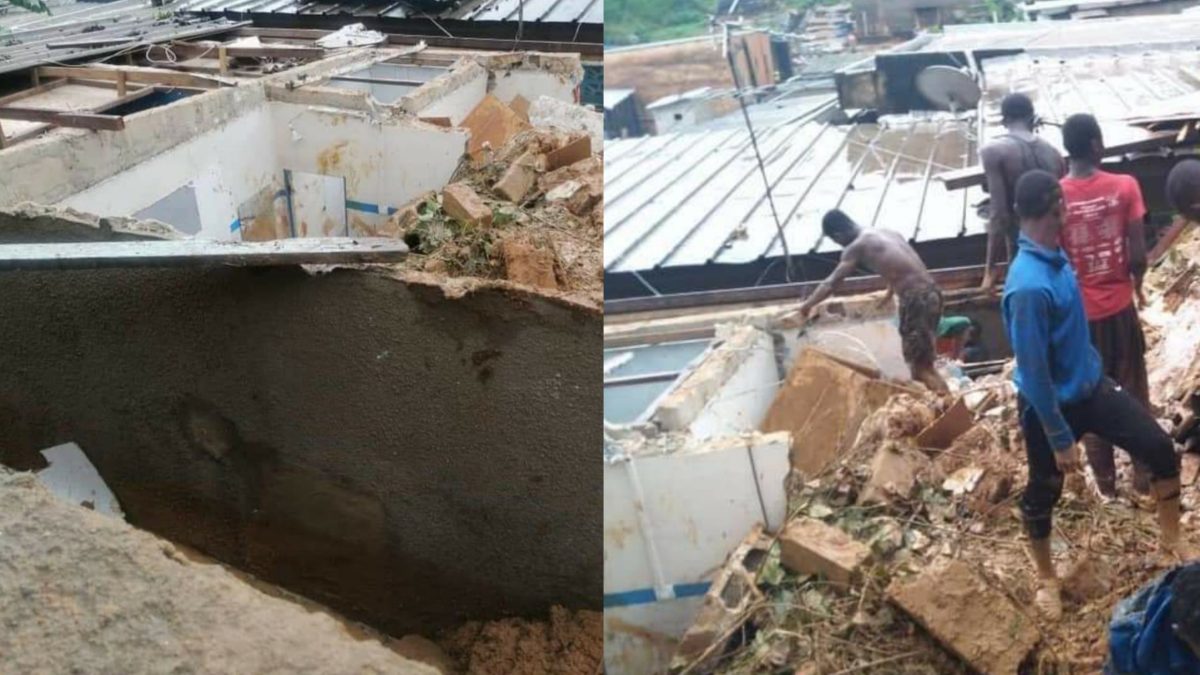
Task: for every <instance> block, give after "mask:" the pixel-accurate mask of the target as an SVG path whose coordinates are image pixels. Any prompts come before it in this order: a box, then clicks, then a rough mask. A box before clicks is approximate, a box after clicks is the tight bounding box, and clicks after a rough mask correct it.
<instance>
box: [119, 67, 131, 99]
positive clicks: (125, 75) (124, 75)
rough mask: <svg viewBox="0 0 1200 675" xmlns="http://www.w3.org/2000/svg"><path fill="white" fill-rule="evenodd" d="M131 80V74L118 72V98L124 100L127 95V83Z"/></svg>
mask: <svg viewBox="0 0 1200 675" xmlns="http://www.w3.org/2000/svg"><path fill="white" fill-rule="evenodd" d="M128 78H129V74H128V73H126V72H125V71H124V70H119V71H117V98H123V97H124V96H125V94H126V93H128V92H127V91H126V90H125V81H126V80H127V79H128Z"/></svg>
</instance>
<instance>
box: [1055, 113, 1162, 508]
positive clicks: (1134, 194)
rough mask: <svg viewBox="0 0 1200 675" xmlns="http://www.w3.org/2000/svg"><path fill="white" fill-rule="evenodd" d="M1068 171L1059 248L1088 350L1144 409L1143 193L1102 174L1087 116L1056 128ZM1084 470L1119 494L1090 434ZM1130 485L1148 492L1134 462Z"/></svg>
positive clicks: (1096, 136) (1097, 138)
mask: <svg viewBox="0 0 1200 675" xmlns="http://www.w3.org/2000/svg"><path fill="white" fill-rule="evenodd" d="M1062 135H1063V147H1065V148H1066V149H1067V165H1068V172H1067V176H1066V178H1063V179H1062V181H1061V185H1062V191H1063V199H1064V200H1065V201H1066V207H1067V213H1066V220H1065V222H1064V223H1063V236H1062V243H1063V248H1064V249H1065V250H1066V252H1067V257H1068V258H1070V259H1071V266H1072V267H1073V268H1075V277H1076V279H1077V280H1078V281H1079V287H1080V290H1082V291H1083V308H1084V310H1085V311H1086V312H1087V318H1088V332H1089V333H1090V334H1091V337H1092V345H1093V346H1094V347H1095V348H1096V350H1097V351H1099V352H1100V366H1101V369H1102V370H1103V371H1104V375H1105V376H1106V377H1110V378H1112V379H1113V380H1114V381H1116V383H1117V384H1119V385H1121V388H1123V389H1124V390H1125V391H1127V392H1129V393H1130V395H1132V396H1133V397H1134V398H1135V399H1137V400H1138V402H1140V403H1141V404H1142V405H1144V406H1146V410H1150V409H1151V408H1150V385H1149V383H1148V381H1147V377H1146V338H1145V335H1143V333H1142V324H1141V322H1140V321H1139V320H1138V312H1137V307H1136V306H1135V304H1134V298H1135V296H1136V297H1137V299H1138V304H1140V305H1143V306H1144V305H1145V302H1146V301H1145V298H1144V297H1143V295H1142V278H1143V276H1144V275H1145V274H1146V229H1145V223H1146V206H1145V204H1143V202H1142V190H1141V188H1139V187H1138V183H1137V180H1135V179H1134V178H1133V177H1132V176H1124V175H1120V174H1114V173H1108V172H1107V171H1101V170H1100V159H1101V158H1102V157H1103V156H1104V138H1103V137H1102V135H1101V133H1100V124H1099V123H1097V122H1096V118H1095V117H1092V116H1091V115H1084V114H1080V115H1071V116H1070V117H1068V118H1067V121H1066V122H1064V123H1063V127H1062ZM1083 446H1084V448H1085V449H1086V450H1087V459H1088V464H1090V465H1091V467H1092V473H1093V475H1095V477H1096V487H1098V488H1099V490H1100V494H1101V495H1103V496H1104V497H1106V498H1108V499H1112V498H1115V497H1116V496H1117V466H1116V463H1115V462H1114V461H1113V447H1112V444H1111V443H1108V442H1107V441H1104V440H1103V439H1100V438H1097V437H1096V436H1095V435H1092V434H1089V435H1088V436H1087V437H1086V438H1084V441H1083ZM1133 476H1134V479H1133V487H1134V490H1135V491H1136V492H1138V494H1143V495H1144V494H1147V493H1148V492H1149V491H1150V480H1149V477H1148V476H1147V473H1146V467H1145V466H1143V465H1142V464H1141V463H1140V462H1137V461H1135V462H1134V471H1133Z"/></svg>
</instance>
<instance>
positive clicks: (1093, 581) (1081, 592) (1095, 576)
mask: <svg viewBox="0 0 1200 675" xmlns="http://www.w3.org/2000/svg"><path fill="white" fill-rule="evenodd" d="M1112 585H1113V571H1112V568H1111V567H1109V566H1108V564H1106V563H1105V562H1104V561H1103V560H1100V559H1098V558H1093V557H1092V556H1088V555H1085V556H1084V557H1082V558H1080V559H1079V560H1077V561H1075V563H1074V564H1073V565H1071V567H1070V568H1069V569H1068V570H1067V573H1066V574H1064V575H1063V576H1062V592H1063V596H1064V597H1066V598H1068V599H1069V600H1072V601H1074V602H1078V603H1080V604H1083V603H1086V602H1088V601H1090V600H1095V599H1096V598H1100V597H1104V596H1105V595H1107V594H1108V592H1109V591H1110V590H1112Z"/></svg>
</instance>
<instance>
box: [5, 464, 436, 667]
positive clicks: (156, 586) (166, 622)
mask: <svg viewBox="0 0 1200 675" xmlns="http://www.w3.org/2000/svg"><path fill="white" fill-rule="evenodd" d="M0 560H3V561H4V562H3V564H0V597H3V598H5V601H4V602H0V625H3V630H0V654H3V655H4V666H3V670H4V672H11V673H68V672H70V673H78V672H86V673H148V672H153V673H168V672H169V673H401V674H406V673H407V674H412V675H435V672H436V671H434V670H432V669H430V668H428V667H427V666H424V665H421V664H416V663H414V662H412V661H408V660H406V659H404V658H402V657H400V656H399V655H397V654H396V653H394V652H393V651H391V650H389V649H388V648H387V647H385V646H384V645H383V644H381V643H380V642H379V641H377V640H375V639H373V638H370V637H367V633H366V632H365V631H363V630H362V629H361V628H356V627H354V626H352V625H350V624H347V623H344V622H342V621H340V620H338V619H336V618H335V617H333V616H331V615H329V614H326V613H324V612H321V611H316V610H314V609H313V606H311V605H309V606H307V608H306V607H305V606H301V605H300V604H297V603H294V602H291V601H289V600H287V599H284V598H282V597H273V596H271V595H268V594H265V593H263V592H262V591H260V590H258V589H256V588H255V587H253V586H252V585H250V584H248V583H245V582H243V581H241V580H240V579H239V578H238V577H237V576H235V575H234V574H233V573H231V572H229V571H227V570H226V569H225V568H224V567H222V566H220V565H216V564H202V563H197V562H195V561H193V560H191V559H189V557H187V556H186V555H184V554H183V553H182V552H181V551H180V550H178V549H176V548H175V547H174V546H172V545H171V544H169V543H168V542H166V541H164V540H162V539H159V538H158V537H155V536H154V535H151V534H149V533H147V532H143V531H141V530H138V529H136V528H134V527H132V526H130V525H128V524H127V523H125V522H124V521H121V520H118V519H115V518H111V517H108V516H104V515H101V514H98V513H95V512H92V511H89V510H87V509H85V508H81V507H78V506H75V505H72V504H68V503H66V502H63V501H60V500H59V499H58V498H56V497H54V496H53V495H52V494H50V492H48V491H47V490H46V489H45V488H44V487H42V485H41V484H40V483H39V482H38V481H37V479H36V478H35V477H34V476H33V474H29V473H14V472H11V471H8V470H7V469H0Z"/></svg>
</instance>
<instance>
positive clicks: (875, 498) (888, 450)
mask: <svg viewBox="0 0 1200 675" xmlns="http://www.w3.org/2000/svg"><path fill="white" fill-rule="evenodd" d="M930 463H931V462H930V461H929V458H927V457H926V456H925V455H924V454H922V453H921V452H920V451H917V450H909V449H906V448H903V447H902V446H901V445H900V444H899V443H897V442H896V441H889V442H885V443H883V444H882V445H880V446H879V450H878V451H876V453H875V458H874V459H873V460H872V461H871V479H870V481H868V482H867V486H866V488H865V489H864V490H863V493H862V498H861V499H860V501H861V502H862V503H864V504H866V503H871V502H875V503H887V502H890V501H891V499H892V498H893V497H899V498H900V499H908V498H909V497H911V496H912V493H913V489H914V488H915V487H916V485H917V476H918V474H919V473H920V472H921V470H922V469H925V468H927V467H928V466H929V464H930Z"/></svg>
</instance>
